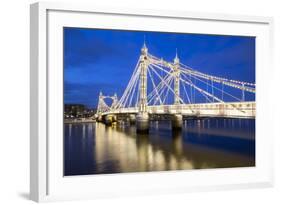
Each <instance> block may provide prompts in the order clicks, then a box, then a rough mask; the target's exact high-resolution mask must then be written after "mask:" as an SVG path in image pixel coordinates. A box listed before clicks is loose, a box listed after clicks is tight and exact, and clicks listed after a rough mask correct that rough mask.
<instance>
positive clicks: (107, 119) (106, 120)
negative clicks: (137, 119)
mask: <svg viewBox="0 0 281 205" xmlns="http://www.w3.org/2000/svg"><path fill="white" fill-rule="evenodd" d="M116 121H117V116H116V115H106V116H105V118H104V124H105V125H111V124H112V123H113V122H116Z"/></svg>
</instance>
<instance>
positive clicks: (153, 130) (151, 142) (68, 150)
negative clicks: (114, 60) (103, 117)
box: [64, 118, 255, 176]
mask: <svg viewBox="0 0 281 205" xmlns="http://www.w3.org/2000/svg"><path fill="white" fill-rule="evenodd" d="M135 129H136V128H135V126H133V125H131V126H130V125H129V124H114V125H112V126H105V125H104V124H102V123H73V124H64V175H65V176H69V175H86V174H109V173H126V172H145V171H165V170H188V169H206V168H230V167H249V166H255V120H254V119H222V118H216V119H215V118H210V119H201V120H194V119H193V120H185V121H184V122H183V129H182V131H181V132H172V130H171V124H170V122H169V121H152V122H150V132H149V134H148V135H139V134H136V130H135Z"/></svg>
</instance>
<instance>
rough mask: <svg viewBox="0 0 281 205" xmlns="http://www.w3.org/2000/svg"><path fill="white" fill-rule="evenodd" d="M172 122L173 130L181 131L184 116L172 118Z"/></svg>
mask: <svg viewBox="0 0 281 205" xmlns="http://www.w3.org/2000/svg"><path fill="white" fill-rule="evenodd" d="M171 121H172V130H181V129H182V122H183V120H182V115H179V114H175V115H172V117H171Z"/></svg>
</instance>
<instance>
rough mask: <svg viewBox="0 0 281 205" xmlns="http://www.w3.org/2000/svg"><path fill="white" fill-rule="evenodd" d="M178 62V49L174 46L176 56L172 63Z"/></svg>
mask: <svg viewBox="0 0 281 205" xmlns="http://www.w3.org/2000/svg"><path fill="white" fill-rule="evenodd" d="M179 62H180V59H179V57H178V49H177V48H176V56H175V58H174V64H179Z"/></svg>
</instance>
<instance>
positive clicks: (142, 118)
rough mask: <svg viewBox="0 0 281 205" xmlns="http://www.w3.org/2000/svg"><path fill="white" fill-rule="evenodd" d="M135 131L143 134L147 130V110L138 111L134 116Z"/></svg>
mask: <svg viewBox="0 0 281 205" xmlns="http://www.w3.org/2000/svg"><path fill="white" fill-rule="evenodd" d="M136 123H137V133H140V134H145V133H148V132H149V115H148V113H147V112H144V113H138V114H137V116H136Z"/></svg>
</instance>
